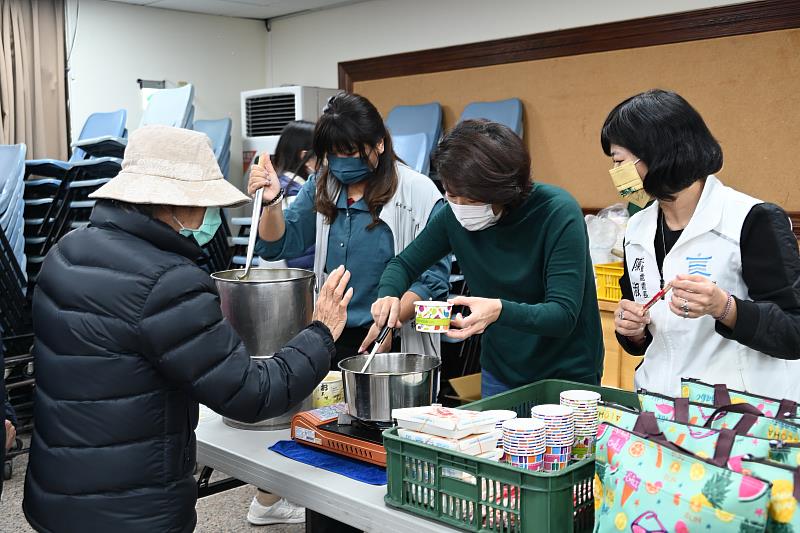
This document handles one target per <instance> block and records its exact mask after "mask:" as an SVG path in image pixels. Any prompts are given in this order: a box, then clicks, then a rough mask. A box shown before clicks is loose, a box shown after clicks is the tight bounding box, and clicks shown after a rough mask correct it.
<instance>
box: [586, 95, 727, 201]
mask: <svg viewBox="0 0 800 533" xmlns="http://www.w3.org/2000/svg"><path fill="white" fill-rule="evenodd" d="M600 143H601V144H602V146H603V152H605V154H606V155H609V156H610V155H611V145H612V144H616V145H619V146H622V147H623V148H625V149H627V150H628V151H630V152H631V153H632V154H633V155H635V156H636V157H638V158H640V159H641V160H642V161H643V162H644V163H645V164H646V165H647V169H648V170H647V176H646V177H645V178H644V190H645V191H647V193H648V194H650V195H651V196H654V197H656V198H658V199H660V200H672V199H674V197H675V194H676V193H678V192H680V191H682V190H684V189H685V188H687V187H689V186H690V185H691V184H692V183H694V182H696V181H698V180H701V179H704V178H705V177H706V176H708V175H709V174H713V173H715V172H718V171H719V170H720V169H721V168H722V147H720V145H719V143H718V142H717V140H716V139H714V136H713V135H711V132H710V131H709V129H708V126H706V123H705V122H704V121H703V117H701V116H700V113H698V112H697V111H696V110H695V109H694V108H693V107H692V106H691V105H690V104H689V102H687V101H686V100H685V99H684V98H683V97H681V96H680V95H679V94H676V93H674V92H670V91H664V90H661V89H652V90H650V91H647V92H644V93H640V94H637V95H636V96H632V97H631V98H628V99H627V100H625V101H623V102H622V103H620V104H619V105H617V106H616V107H615V108H614V109H612V110H611V113H609V114H608V117H607V118H606V121H605V123H604V124H603V129H602V131H601V133H600Z"/></svg>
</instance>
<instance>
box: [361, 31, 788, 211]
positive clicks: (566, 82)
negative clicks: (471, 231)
mask: <svg viewBox="0 0 800 533" xmlns="http://www.w3.org/2000/svg"><path fill="white" fill-rule="evenodd" d="M655 87H658V88H664V89H670V90H674V91H676V92H678V93H679V94H681V95H683V96H684V97H685V98H686V99H687V100H688V101H689V102H690V103H691V104H692V105H694V106H695V108H696V109H697V110H698V111H699V112H700V113H701V114H702V116H703V118H704V119H705V120H706V122H707V124H708V126H709V128H710V129H711V131H712V133H713V134H714V135H715V137H716V138H717V139H718V140H719V141H720V143H721V145H722V147H723V152H724V159H725V163H724V167H723V170H722V172H720V173H719V177H720V178H721V179H722V181H723V182H724V183H726V184H729V185H731V186H733V187H735V188H737V189H739V190H741V191H743V192H746V193H747V194H750V195H753V196H756V197H758V198H761V199H763V200H767V201H771V202H775V203H777V204H779V205H781V206H783V207H784V208H785V209H787V210H789V211H800V167H798V165H796V164H794V163H793V161H795V158H796V157H797V156H798V155H800V29H790V30H781V31H772V32H764V33H756V34H750V35H738V36H733V37H723V38H716V39H705V40H701V41H692V42H684V43H674V44H666V45H660V46H648V47H641V48H633V49H626V50H614V51H608V52H600V53H590V54H582V55H574V56H568V57H556V58H548V59H541V60H534V61H524V62H516V63H510V64H505V65H491V66H486V67H479V68H466V69H459V70H452V71H445V72H435V73H425V74H418V75H412V76H400V77H391V78H384V79H376V80H365V81H356V82H354V83H353V90H354V91H355V92H357V93H360V94H363V95H364V96H366V97H367V98H369V99H370V100H371V101H372V102H373V103H375V105H376V106H377V107H378V109H379V110H380V111H381V113H382V114H383V115H384V116H385V115H386V114H387V113H388V112H389V110H390V109H391V108H392V107H394V106H395V105H399V104H421V103H427V102H431V101H438V102H440V103H441V104H442V107H443V112H444V127H445V129H447V128H450V127H452V126H453V125H454V124H455V122H456V121H457V120H458V116H459V114H460V113H461V111H462V110H463V108H464V106H465V105H467V104H468V103H469V102H472V101H478V100H499V99H503V98H510V97H517V98H520V99H521V100H522V102H523V105H524V118H523V121H524V125H525V141H526V143H527V145H528V148H529V150H530V152H531V155H532V158H533V169H534V179H535V180H539V181H543V182H548V183H553V184H556V185H559V186H561V187H564V188H565V189H567V190H569V191H570V192H571V193H572V194H573V195H574V196H575V197H576V198H577V199H578V201H579V202H580V204H581V205H582V206H583V207H587V208H600V207H604V206H606V205H609V204H611V203H613V202H615V201H616V198H617V197H616V195H615V191H614V189H613V187H612V185H611V180H610V178H609V176H608V173H607V170H608V168H609V167H610V166H611V164H610V160H609V158H607V157H606V156H605V154H603V152H602V149H601V147H600V140H599V133H600V128H601V126H602V124H603V120H604V119H605V117H606V115H607V114H608V112H609V111H610V110H611V109H612V108H613V107H614V106H615V105H616V104H617V103H619V102H620V101H622V100H623V99H624V98H626V97H628V96H630V95H633V94H636V93H638V92H641V91H644V90H647V89H650V88H655Z"/></svg>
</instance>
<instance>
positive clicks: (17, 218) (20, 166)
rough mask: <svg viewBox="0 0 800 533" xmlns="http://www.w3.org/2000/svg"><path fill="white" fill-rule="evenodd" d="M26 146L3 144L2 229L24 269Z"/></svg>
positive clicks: (0, 175) (0, 154)
mask: <svg viewBox="0 0 800 533" xmlns="http://www.w3.org/2000/svg"><path fill="white" fill-rule="evenodd" d="M25 151H26V148H25V145H24V144H15V145H0V229H1V230H2V231H3V233H4V234H5V237H6V239H7V241H8V244H9V247H10V248H9V251H10V252H11V253H12V255H13V257H14V260H15V261H16V264H17V265H18V266H19V267H20V269H22V270H23V271H24V270H25V237H24V225H25V224H24V212H25V198H24V192H25V183H24V177H25Z"/></svg>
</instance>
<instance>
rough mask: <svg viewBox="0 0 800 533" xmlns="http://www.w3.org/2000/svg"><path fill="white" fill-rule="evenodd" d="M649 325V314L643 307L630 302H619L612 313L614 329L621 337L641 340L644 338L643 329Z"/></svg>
mask: <svg viewBox="0 0 800 533" xmlns="http://www.w3.org/2000/svg"><path fill="white" fill-rule="evenodd" d="M649 323H650V312H649V311H645V310H644V306H643V305H641V304H637V303H636V302H632V301H630V300H620V302H619V305H618V306H617V310H616V311H614V329H615V330H616V331H617V333H619V334H620V335H622V336H623V337H628V338H630V339H633V340H641V339H644V337H645V332H644V330H645V328H646V327H647V324H649Z"/></svg>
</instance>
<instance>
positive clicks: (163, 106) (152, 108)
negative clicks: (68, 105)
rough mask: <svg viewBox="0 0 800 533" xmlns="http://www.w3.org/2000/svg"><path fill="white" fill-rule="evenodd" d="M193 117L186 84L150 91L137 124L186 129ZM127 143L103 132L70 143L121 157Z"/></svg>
mask: <svg viewBox="0 0 800 533" xmlns="http://www.w3.org/2000/svg"><path fill="white" fill-rule="evenodd" d="M193 120H194V86H192V85H191V84H189V85H184V86H183V87H178V88H177V89H163V90H161V91H156V92H155V93H153V95H152V96H151V97H150V100H149V103H148V104H147V109H145V111H144V114H143V115H142V120H141V121H140V122H139V126H147V125H150V124H161V125H164V126H174V127H176V128H188V127H190V126H191V123H192V121H193ZM127 144H128V140H127V138H126V137H124V136H122V134H120V135H108V134H104V135H101V136H97V137H93V138H86V139H82V140H79V141H78V142H76V143H74V144H73V145H72V146H73V148H80V149H82V150H85V151H86V152H87V153H89V155H94V156H113V157H117V158H122V156H123V154H124V153H125V146H127Z"/></svg>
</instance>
